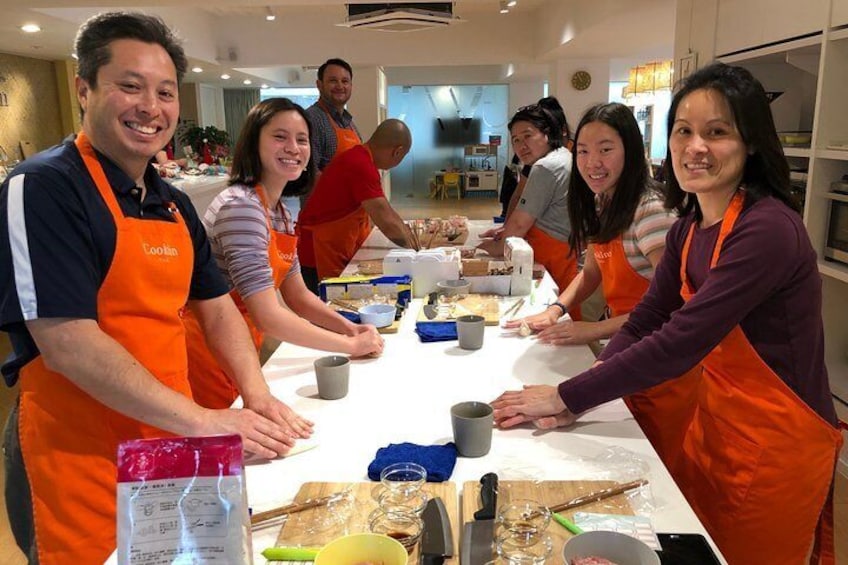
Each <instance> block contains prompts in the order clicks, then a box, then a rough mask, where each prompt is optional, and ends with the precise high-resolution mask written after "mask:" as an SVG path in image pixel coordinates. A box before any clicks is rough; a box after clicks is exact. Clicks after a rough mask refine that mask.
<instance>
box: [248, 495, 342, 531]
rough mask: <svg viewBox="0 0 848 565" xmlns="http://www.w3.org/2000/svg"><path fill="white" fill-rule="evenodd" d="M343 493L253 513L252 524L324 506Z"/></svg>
mask: <svg viewBox="0 0 848 565" xmlns="http://www.w3.org/2000/svg"><path fill="white" fill-rule="evenodd" d="M341 495H342V493H340V492H336V493H333V494H329V495H327V496H322V497H321V498H313V499H311V500H307V501H306V502H295V503H292V504H286V505H285V506H280V507H278V508H274V509H272V510H266V511H265V512H257V513H256V514H253V515H252V516H251V517H250V525H251V526H255V525H256V524H259V523H260V522H266V521H268V520H272V519H274V518H279V517H280V516H286V515H288V514H294V513H295V512H302V511H303V510H309V509H310V508H315V507H316V506H324V505H325V504H327V503H328V502H330V501H331V500H333V499H336V498H338V497H339V496H341Z"/></svg>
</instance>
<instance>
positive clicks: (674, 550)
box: [657, 534, 720, 565]
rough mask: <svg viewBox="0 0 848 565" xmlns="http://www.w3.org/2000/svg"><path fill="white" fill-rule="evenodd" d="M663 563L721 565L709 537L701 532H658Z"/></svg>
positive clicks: (670, 564)
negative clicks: (708, 540) (708, 539)
mask: <svg viewBox="0 0 848 565" xmlns="http://www.w3.org/2000/svg"><path fill="white" fill-rule="evenodd" d="M657 538H658V539H659V540H660V546H662V551H658V552H657V553H658V554H659V556H660V563H662V565H720V562H719V560H718V557H716V554H715V553H714V552H713V548H711V547H710V544H709V543H708V542H707V538H705V537H704V536H702V535H701V534H657Z"/></svg>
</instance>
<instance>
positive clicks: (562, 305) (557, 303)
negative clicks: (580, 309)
mask: <svg viewBox="0 0 848 565" xmlns="http://www.w3.org/2000/svg"><path fill="white" fill-rule="evenodd" d="M548 306H556V307H557V308H559V309H560V310H562V314H560V315H559V316H560V318H561V317H563V316H565V315H566V314H568V308H567V307H566V306H565V304H563V303H562V302H551V303H550V304H548Z"/></svg>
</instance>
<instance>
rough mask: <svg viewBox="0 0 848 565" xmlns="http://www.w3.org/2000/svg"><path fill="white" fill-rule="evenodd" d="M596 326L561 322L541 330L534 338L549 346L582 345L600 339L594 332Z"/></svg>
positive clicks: (592, 323) (584, 323)
mask: <svg viewBox="0 0 848 565" xmlns="http://www.w3.org/2000/svg"><path fill="white" fill-rule="evenodd" d="M596 325H597V324H595V323H594V322H575V321H572V320H563V321H562V322H559V323H558V324H554V325H552V326H550V327H547V328H545V329H543V330H542V331H541V332H540V333H539V335H538V336H536V337H537V339H538V340H539V341H541V342H542V343H549V344H551V345H583V344H585V343H589V342H591V341H594V340H596V339H599V338H600V337H602V336H599V335H597V332H595V331H594V330H595V326H596ZM531 327H532V326H531Z"/></svg>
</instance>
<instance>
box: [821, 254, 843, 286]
mask: <svg viewBox="0 0 848 565" xmlns="http://www.w3.org/2000/svg"><path fill="white" fill-rule="evenodd" d="M818 263H819V273H821V274H822V275H825V276H828V277H831V278H834V279H836V280H840V281H842V282H844V283H848V265H843V264H842V263H837V262H835V261H824V260H820V261H819V262H818Z"/></svg>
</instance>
